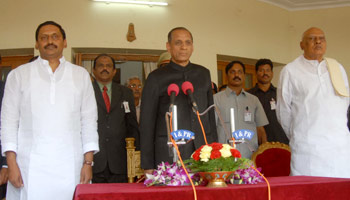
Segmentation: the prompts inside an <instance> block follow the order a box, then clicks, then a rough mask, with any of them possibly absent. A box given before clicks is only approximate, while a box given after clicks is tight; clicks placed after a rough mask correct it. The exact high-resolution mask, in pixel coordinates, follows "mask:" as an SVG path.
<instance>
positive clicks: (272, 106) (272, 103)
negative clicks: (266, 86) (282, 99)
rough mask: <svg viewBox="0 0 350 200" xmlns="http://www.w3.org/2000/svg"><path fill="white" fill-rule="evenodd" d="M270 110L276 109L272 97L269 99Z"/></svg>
mask: <svg viewBox="0 0 350 200" xmlns="http://www.w3.org/2000/svg"><path fill="white" fill-rule="evenodd" d="M270 105H271V110H276V101H275V100H274V99H273V98H272V99H271V101H270Z"/></svg>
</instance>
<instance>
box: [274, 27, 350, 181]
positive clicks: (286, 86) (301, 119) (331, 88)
mask: <svg viewBox="0 0 350 200" xmlns="http://www.w3.org/2000/svg"><path fill="white" fill-rule="evenodd" d="M300 46H301V49H302V50H304V54H303V55H301V56H299V57H298V58H297V59H295V60H294V61H293V62H291V63H289V64H288V65H287V66H285V67H284V69H283V70H282V72H281V74H280V82H279V85H278V90H277V99H278V101H277V112H276V114H277V118H278V119H279V121H280V123H281V125H282V127H283V129H284V131H285V133H286V135H287V136H288V138H289V140H290V147H291V150H292V159H291V175H308V176H325V177H346V178H350V170H349V166H350V133H349V130H348V128H347V108H348V106H349V97H348V96H349V95H348V94H349V85H348V80H347V75H346V73H345V70H344V68H343V66H342V65H340V64H339V63H337V62H336V61H335V60H333V59H328V58H325V57H324V56H323V55H324V54H325V52H326V38H325V34H324V32H323V31H322V30H321V29H319V28H310V29H308V30H306V31H305V32H304V34H303V37H302V41H301V42H300ZM331 60H333V62H331ZM332 63H333V64H332Z"/></svg>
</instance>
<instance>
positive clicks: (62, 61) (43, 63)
mask: <svg viewBox="0 0 350 200" xmlns="http://www.w3.org/2000/svg"><path fill="white" fill-rule="evenodd" d="M37 60H38V61H39V62H40V63H41V64H42V66H44V67H45V68H47V69H50V70H51V72H50V74H51V73H52V69H51V67H50V65H49V61H48V60H45V59H43V58H41V57H40V56H39V57H38V59H37ZM59 61H60V64H59V65H58V67H57V69H56V71H59V70H60V69H61V68H63V67H61V66H64V65H62V64H64V63H65V62H66V59H65V58H64V56H62V57H61V58H60V59H59ZM56 71H55V72H56Z"/></svg>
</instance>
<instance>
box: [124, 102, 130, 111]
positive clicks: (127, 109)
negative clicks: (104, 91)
mask: <svg viewBox="0 0 350 200" xmlns="http://www.w3.org/2000/svg"><path fill="white" fill-rule="evenodd" d="M123 106H124V110H125V113H129V112H130V108H129V102H127V101H124V102H123Z"/></svg>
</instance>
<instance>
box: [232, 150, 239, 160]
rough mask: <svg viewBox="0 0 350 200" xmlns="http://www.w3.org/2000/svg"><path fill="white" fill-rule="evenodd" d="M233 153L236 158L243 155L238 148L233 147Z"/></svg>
mask: <svg viewBox="0 0 350 200" xmlns="http://www.w3.org/2000/svg"><path fill="white" fill-rule="evenodd" d="M231 154H232V156H233V157H235V158H240V157H241V153H240V152H239V151H238V150H237V149H231Z"/></svg>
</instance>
